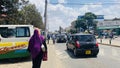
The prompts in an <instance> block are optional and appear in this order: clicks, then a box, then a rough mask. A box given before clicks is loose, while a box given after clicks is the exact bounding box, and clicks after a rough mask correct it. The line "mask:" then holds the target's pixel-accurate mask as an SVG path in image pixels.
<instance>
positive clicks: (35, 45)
mask: <svg viewBox="0 0 120 68" xmlns="http://www.w3.org/2000/svg"><path fill="white" fill-rule="evenodd" d="M42 44H43V45H44V46H45V49H46V50H47V46H46V42H45V39H44V38H43V36H41V35H40V30H39V29H35V30H34V34H33V36H32V37H31V38H30V40H29V46H28V51H29V52H30V54H31V56H32V65H33V66H32V68H40V66H41V62H42V58H43V52H42V50H41V45H42Z"/></svg>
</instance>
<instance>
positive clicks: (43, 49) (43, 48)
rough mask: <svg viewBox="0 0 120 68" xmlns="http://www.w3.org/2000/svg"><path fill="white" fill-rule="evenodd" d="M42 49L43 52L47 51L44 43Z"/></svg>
mask: <svg viewBox="0 0 120 68" xmlns="http://www.w3.org/2000/svg"><path fill="white" fill-rule="evenodd" d="M41 49H42V51H43V52H45V51H46V50H45V46H44V45H43V44H42V45H41Z"/></svg>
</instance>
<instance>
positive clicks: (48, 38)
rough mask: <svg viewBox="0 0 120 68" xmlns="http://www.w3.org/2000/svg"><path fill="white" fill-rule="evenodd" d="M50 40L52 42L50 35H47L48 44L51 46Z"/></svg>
mask: <svg viewBox="0 0 120 68" xmlns="http://www.w3.org/2000/svg"><path fill="white" fill-rule="evenodd" d="M49 40H50V35H49V34H48V35H47V43H48V44H49Z"/></svg>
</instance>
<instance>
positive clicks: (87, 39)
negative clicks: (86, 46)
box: [76, 35, 95, 42]
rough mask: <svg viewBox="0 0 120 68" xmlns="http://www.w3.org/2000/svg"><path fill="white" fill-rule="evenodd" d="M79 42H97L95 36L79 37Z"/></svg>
mask: <svg viewBox="0 0 120 68" xmlns="http://www.w3.org/2000/svg"><path fill="white" fill-rule="evenodd" d="M76 38H77V40H79V41H82V42H92V41H95V36H93V35H78V36H76Z"/></svg>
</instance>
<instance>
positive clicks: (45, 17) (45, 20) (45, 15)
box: [44, 0, 48, 38]
mask: <svg viewBox="0 0 120 68" xmlns="http://www.w3.org/2000/svg"><path fill="white" fill-rule="evenodd" d="M47 3H48V2H47V0H45V12H44V22H45V37H46V38H47Z"/></svg>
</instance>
